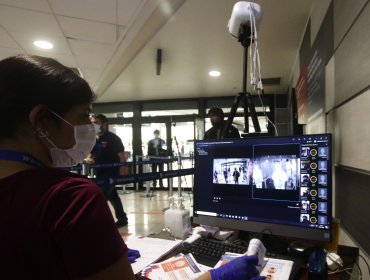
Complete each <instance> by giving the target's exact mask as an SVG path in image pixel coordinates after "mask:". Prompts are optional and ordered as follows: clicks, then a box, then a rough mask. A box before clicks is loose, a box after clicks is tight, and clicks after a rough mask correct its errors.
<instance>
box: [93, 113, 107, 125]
mask: <svg viewBox="0 0 370 280" xmlns="http://www.w3.org/2000/svg"><path fill="white" fill-rule="evenodd" d="M92 118H94V119H98V120H100V121H101V122H102V123H108V118H107V117H106V116H104V115H103V114H95V115H93V116H92Z"/></svg>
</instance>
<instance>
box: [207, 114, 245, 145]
mask: <svg viewBox="0 0 370 280" xmlns="http://www.w3.org/2000/svg"><path fill="white" fill-rule="evenodd" d="M208 115H209V118H210V120H211V124H212V127H211V128H210V129H208V130H207V131H206V133H205V134H204V140H207V139H222V138H240V133H239V131H238V129H237V128H236V127H235V126H233V125H231V126H230V128H229V130H228V131H227V132H226V135H225V137H223V135H222V131H223V129H224V127H225V125H226V121H225V120H224V117H225V115H224V112H223V111H222V109H221V108H219V107H213V108H211V109H209V111H208Z"/></svg>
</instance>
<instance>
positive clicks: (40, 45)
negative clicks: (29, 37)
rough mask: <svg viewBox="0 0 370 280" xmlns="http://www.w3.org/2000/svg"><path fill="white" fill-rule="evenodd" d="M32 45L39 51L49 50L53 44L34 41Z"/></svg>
mask: <svg viewBox="0 0 370 280" xmlns="http://www.w3.org/2000/svg"><path fill="white" fill-rule="evenodd" d="M33 44H34V45H35V46H36V47H38V48H40V49H45V50H50V49H52V48H53V44H52V43H50V42H47V41H35V42H33Z"/></svg>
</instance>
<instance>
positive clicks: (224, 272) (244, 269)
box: [209, 256, 266, 280]
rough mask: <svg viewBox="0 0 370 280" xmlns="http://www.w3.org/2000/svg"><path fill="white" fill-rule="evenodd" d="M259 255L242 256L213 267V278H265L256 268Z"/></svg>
mask: <svg viewBox="0 0 370 280" xmlns="http://www.w3.org/2000/svg"><path fill="white" fill-rule="evenodd" d="M257 264H258V257H257V256H240V257H238V258H236V259H234V260H232V261H231V262H228V263H227V264H224V265H222V266H220V267H219V268H215V269H211V270H210V271H209V273H210V274H211V277H212V280H263V279H265V278H266V277H264V276H259V273H258V270H257V268H256V266H257Z"/></svg>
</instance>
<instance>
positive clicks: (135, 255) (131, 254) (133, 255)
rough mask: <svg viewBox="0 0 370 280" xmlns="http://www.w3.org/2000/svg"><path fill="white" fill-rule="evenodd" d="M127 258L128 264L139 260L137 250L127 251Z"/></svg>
mask: <svg viewBox="0 0 370 280" xmlns="http://www.w3.org/2000/svg"><path fill="white" fill-rule="evenodd" d="M127 256H128V260H129V261H130V263H134V262H136V259H137V258H140V253H139V251H138V250H134V249H128V252H127Z"/></svg>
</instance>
